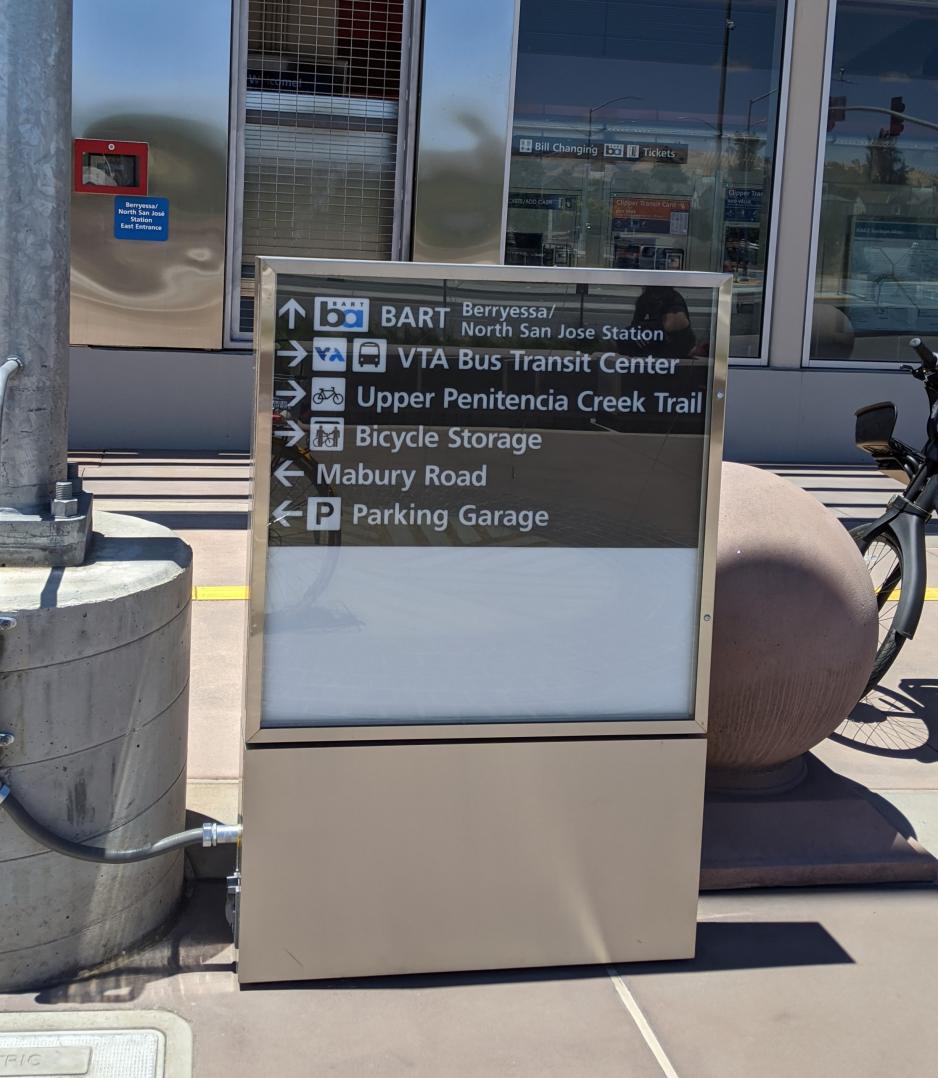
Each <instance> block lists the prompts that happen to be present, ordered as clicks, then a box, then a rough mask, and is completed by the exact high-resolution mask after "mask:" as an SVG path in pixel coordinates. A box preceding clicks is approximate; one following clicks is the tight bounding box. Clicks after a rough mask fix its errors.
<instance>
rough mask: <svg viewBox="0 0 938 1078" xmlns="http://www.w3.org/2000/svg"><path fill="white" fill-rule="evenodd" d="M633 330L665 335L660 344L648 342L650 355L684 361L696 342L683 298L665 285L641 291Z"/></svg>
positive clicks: (636, 304)
mask: <svg viewBox="0 0 938 1078" xmlns="http://www.w3.org/2000/svg"><path fill="white" fill-rule="evenodd" d="M632 326H633V327H634V328H636V329H649V330H652V331H654V330H661V331H662V332H663V333H664V341H663V342H662V341H657V342H655V341H653V342H651V347H650V348H649V349H648V350H649V351H650V352H651V353H652V354H658V355H667V356H670V357H672V358H674V359H683V358H684V357H685V356H689V355H690V354H691V352H692V351H693V348H694V345H695V344H696V342H697V338H696V336H695V334H694V330H693V328H692V327H691V324H690V313H689V312H688V310H687V304H686V303H685V302H684V297H683V296H682V295H681V293H680V292H678V291H677V290H676V289H674V288H671V287H669V286H668V285H650V286H649V287H648V288H643V289H642V294H641V295H640V296H639V297H638V299H637V300H636V302H635V313H634V314H633V315H632ZM642 350H643V351H644V350H645V349H644V347H643V349H642Z"/></svg>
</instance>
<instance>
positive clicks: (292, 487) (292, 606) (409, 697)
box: [258, 260, 723, 725]
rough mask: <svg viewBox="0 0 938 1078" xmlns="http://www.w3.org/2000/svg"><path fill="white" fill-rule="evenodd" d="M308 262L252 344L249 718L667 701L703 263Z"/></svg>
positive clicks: (699, 354) (497, 716)
mask: <svg viewBox="0 0 938 1078" xmlns="http://www.w3.org/2000/svg"><path fill="white" fill-rule="evenodd" d="M290 265H291V266H293V265H295V263H291V264H290ZM309 265H310V272H309V274H308V275H298V274H296V273H281V274H279V275H278V277H277V283H276V294H275V298H274V299H273V300H272V301H273V302H275V305H276V311H275V320H274V322H273V324H274V326H275V332H274V340H273V341H272V342H269V343H268V345H267V354H268V359H267V363H266V365H265V363H264V356H263V355H262V362H261V379H262V392H263V390H264V386H263V382H264V380H265V379H269V386H268V387H267V388H268V389H269V392H270V393H271V394H272V398H271V399H272V409H271V413H272V423H270V425H269V431H270V443H269V476H270V484H269V524H268V534H267V542H268V560H267V566H266V579H267V595H266V634H267V635H266V641H267V643H266V649H265V688H264V700H265V702H264V716H263V721H264V723H266V724H268V725H315V724H324V723H338V724H343V723H345V724H348V723H358V724H362V723H370V722H389V721H393V722H403V721H407V720H409V721H418V722H442V721H453V719H454V717H456V716H459V717H461V721H506V720H508V719H514V720H517V719H518V717H519V715H520V716H531V715H533V714H537V715H538V716H539V717H541V718H544V717H545V716H546V717H548V718H550V717H555V718H560V717H564V718H567V719H569V718H570V717H571V716H574V717H576V716H579V715H581V714H583V715H586V714H588V715H589V716H590V717H593V718H595V717H597V716H599V717H612V716H615V717H620V718H621V717H623V715H625V716H626V717H627V716H628V715H630V714H633V713H634V715H635V716H636V717H637V716H639V715H640V716H641V717H648V716H649V715H650V714H654V715H658V716H661V715H665V716H672V717H683V718H686V717H687V715H688V713H689V708H690V706H691V704H690V696H691V688H692V671H693V653H694V641H695V639H696V618H697V611H698V603H697V594H698V578H699V565H700V545H701V514H702V508H703V506H704V502H705V476H706V473H707V463H708V454H709V449H710V438H709V432H710V417H711V407H712V399H713V397H712V386H713V376H714V357H715V355H716V354H717V341H716V330H715V327H716V326H717V325H718V318H717V306H718V303H717V300H718V296H719V286H720V285H721V284H722V280H723V279H722V278H715V277H702V276H701V275H672V274H655V275H650V274H645V275H641V274H637V275H636V274H630V273H627V272H621V271H587V272H586V273H581V274H578V273H577V271H553V272H552V271H547V270H537V271H520V274H519V271H512V270H511V269H508V268H497V269H496V268H492V267H472V268H469V267H467V268H464V269H462V268H456V267H420V266H406V267H395V268H394V269H389V268H388V267H385V266H381V267H370V266H369V267H367V270H368V272H367V274H365V273H364V271H363V268H362V264H357V268H355V269H351V266H354V265H355V264H343V263H328V264H326V263H317V262H316V261H314V260H310V263H309ZM483 269H484V270H485V272H484V273H483V272H481V271H482V270H483ZM513 272H514V276H513V275H512V274H513ZM519 275H520V276H521V279H517V278H518V277H519ZM636 278H645V280H636ZM646 280H647V282H648V283H646ZM633 282H634V283H633ZM652 282H653V283H652ZM697 282H699V283H697ZM258 429H259V431H260V430H264V429H265V427H264V426H262V425H259V428H258ZM260 463H261V462H260V460H259V466H260ZM349 649H351V650H349ZM313 668H315V670H316V673H315V675H312V674H311V675H310V677H311V681H310V684H309V685H303V684H300V685H298V683H297V682H298V679H299V681H300V682H303V678H304V677H305V674H303V673H300V671H307V670H312V669H313ZM639 671H641V672H642V677H643V678H644V679H645V682H644V687H640V686H639V684H638V682H637V681H636V678H635V675H636V674H637V673H638V672H639ZM649 674H651V675H652V681H648V680H647V678H648V675H649ZM313 682H315V684H313ZM652 682H653V683H654V684H652ZM627 686H630V688H628V691H626V689H627Z"/></svg>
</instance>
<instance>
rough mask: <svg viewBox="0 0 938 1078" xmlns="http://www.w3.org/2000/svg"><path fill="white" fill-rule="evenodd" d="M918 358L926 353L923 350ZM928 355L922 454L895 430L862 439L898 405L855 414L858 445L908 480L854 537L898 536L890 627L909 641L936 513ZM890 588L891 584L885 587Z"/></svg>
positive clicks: (937, 470)
mask: <svg viewBox="0 0 938 1078" xmlns="http://www.w3.org/2000/svg"><path fill="white" fill-rule="evenodd" d="M917 350H918V348H917ZM926 351H927V350H926ZM919 355H920V356H921V355H922V352H921V351H919ZM928 355H929V356H931V359H932V362H931V363H929V362H928V360H925V359H923V365H922V366H921V367H920V368H918V369H916V370H913V371H912V373H913V374H914V375H915V377H917V378H919V379H920V380H921V381H922V382H923V383H924V386H925V392H926V394H927V396H928V404H929V415H928V424H927V430H928V438H927V441H926V443H925V445H924V447H923V448H922V450H921V452H916V450H914V449H912V448H911V447H910V446H908V445H906V444H905V443H904V442H901V441H899V439H898V438H893V437H892V434H891V432H890V433H889V435H888V436H887V437H885V438H873V439H870V438H869V437H861V435H860V428H861V423H862V420H863V418H864V417H866V416H869V414H870V413H871V412H872V411H873V410H875V409H877V408H878V409H884V408H887V407H891V408H892V415H893V423H894V422H895V406H893V405H891V404H888V403H887V404H880V405H871V406H870V407H869V408H861V409H860V410H859V411H858V412H857V421H858V422H857V427H858V437H857V445H858V446H859V447H860V448H861V449H863V450H865V451H866V452H868V453H869V454H870V455H871V456H872V457H873V459H874V460H875V461H876V463H877V465H878V466H879V467H880V469H881V470H882V471H883V472H884V474H886V475H888V476H890V478H895V477H896V472H897V471H898V470H899V468H901V469H902V471H903V472H904V473H905V474H906V475H907V476H908V478H909V483H908V485H907V486H906V488H905V490H904V491H903V492H902V494H897V495H896V496H895V497H894V498H892V499H891V500H890V502H889V506H888V508H887V509H886V512H885V513H884V514H883V515H882V516H881V517H880V518H879V519H878V520H874V521H873V522H872V523H871V524H869V525H867V526H866V527H863V528H858V529H856V531H855V532H854V533H853V534H854V536H855V537H856V538H857V540H858V542H866V541H871V540H875V539H876V538H877V537H878V536H880V535H882V534H884V533H885V532H887V531H891V532H892V534H893V535H894V536H895V539H896V541H897V542H898V544H899V547H900V551H901V554H902V588H901V592H900V596H899V602H898V605H897V608H896V614H895V617H894V619H893V623H892V628H893V630H894V631H895V632H896V634H897V635H899V636H902V637H905V638H906V639H909V640H910V639H911V638H912V637H913V636H914V634H915V630H916V629H917V628H918V624H919V621H920V620H921V616H922V610H923V608H924V605H925V587H926V576H927V566H926V560H925V526H926V524H927V523H928V521H929V520H930V519H931V516H932V514H933V513H934V512H936V510H938V372H936V369H935V362H934V361H935V357H934V356H933V355H932V354H931V353H930V352H929V353H928ZM864 433H866V432H864ZM888 585H889V582H888V581H887V582H886V585H884V586H888Z"/></svg>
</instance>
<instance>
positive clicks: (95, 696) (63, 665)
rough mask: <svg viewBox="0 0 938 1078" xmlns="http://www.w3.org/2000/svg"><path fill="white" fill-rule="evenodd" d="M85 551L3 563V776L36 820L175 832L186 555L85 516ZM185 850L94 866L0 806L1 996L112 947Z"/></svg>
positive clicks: (185, 661)
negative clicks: (38, 563)
mask: <svg viewBox="0 0 938 1078" xmlns="http://www.w3.org/2000/svg"><path fill="white" fill-rule="evenodd" d="M94 526H95V530H94V535H93V538H92V545H91V550H90V553H89V557H88V559H87V560H86V562H85V563H84V564H83V565H79V566H76V567H74V568H64V569H61V568H60V569H40V568H4V569H0V614H3V615H6V616H9V617H12V618H14V619H15V620H16V625H15V627H14V628H12V629H10V630H8V631H6V632H3V633H2V634H0V730H2V731H6V732H9V733H10V734H12V735H13V742H12V744H10V745H8V746H6V747H4V748H2V749H0V775H2V776H3V778H4V779H5V780H6V781H7V782H8V783H9V784H10V786H11V788H12V789H13V790H14V791H15V792H16V795H17V797H18V798H19V799H20V801H21V802H22V803H23V804H24V806H25V807H26V808H27V809H28V810H29V811H30V812H31V813H32V814H33V815H34V816H35V817H36V818H37V819H38V820H39V821H40V822H41V823H43V824H44V825H46V826H47V827H50V828H52V829H53V830H55V831H57V832H59V833H61V834H63V835H65V836H66V837H68V838H70V839H73V840H75V841H78V842H85V843H92V844H95V845H104V846H109V847H111V848H115V849H117V848H121V847H126V846H136V845H141V844H144V843H148V842H152V841H153V840H155V839H157V838H160V837H162V836H164V835H168V834H171V833H173V832H176V831H181V830H183V828H184V826H185V800H186V742H187V728H188V685H189V616H190V602H191V595H192V568H191V551H190V549H189V547H188V546H186V544H185V543H184V542H182V540H181V539H178V538H177V537H176V536H174V535H173V534H172V532H170V531H169V530H168V529H166V528H163V527H160V526H159V525H156V524H151V523H149V522H147V521H143V520H139V519H137V518H135V517H127V516H119V515H116V514H113V513H100V512H99V513H96V514H95V520H94ZM182 880H183V855H182V854H181V853H176V854H171V855H168V856H166V857H163V858H157V859H155V860H152V861H144V862H141V863H139V864H132V865H122V866H119V867H118V866H99V865H93V864H88V863H86V862H83V861H76V860H73V859H70V858H67V857H62V856H60V855H59V854H56V853H51V852H49V851H47V850H45V849H43V848H42V847H40V846H37V845H36V844H35V843H33V842H32V841H31V840H30V839H28V838H27V837H26V836H25V835H24V834H23V833H22V832H20V831H19V829H18V828H17V827H16V826H15V825H14V824H13V823H12V821H10V820H8V819H6V818H5V817H4V815H3V813H2V811H0V909H2V910H3V911H4V932H3V939H2V941H0V991H7V992H10V991H16V990H19V989H25V988H36V987H38V986H40V985H43V984H48V983H50V982H52V981H54V980H55V979H57V978H61V977H62V976H65V975H67V974H70V973H73V972H75V971H76V970H80V969H85V968H88V967H90V966H93V965H96V964H98V963H100V962H103V961H105V960H107V959H108V958H111V957H113V956H114V955H116V954H118V953H119V952H121V951H122V950H125V949H126V948H128V947H130V946H131V945H133V944H134V943H135V942H136V941H138V940H140V939H141V938H143V937H145V936H147V935H148V934H150V933H152V931H153V930H154V929H155V928H157V927H158V926H159V925H160V924H162V922H163V921H165V920H166V918H167V917H168V916H169V915H170V914H171V912H172V910H173V908H174V907H175V904H176V903H177V901H178V899H179V896H180V893H181V888H182Z"/></svg>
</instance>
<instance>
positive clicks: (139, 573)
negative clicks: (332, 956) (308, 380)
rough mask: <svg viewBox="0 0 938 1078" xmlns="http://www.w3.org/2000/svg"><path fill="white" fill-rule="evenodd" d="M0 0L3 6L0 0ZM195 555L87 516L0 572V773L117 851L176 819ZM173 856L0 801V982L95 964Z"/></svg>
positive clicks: (160, 901) (175, 870)
mask: <svg viewBox="0 0 938 1078" xmlns="http://www.w3.org/2000/svg"><path fill="white" fill-rule="evenodd" d="M2 2H3V0H0V3H2ZM191 593H192V573H191V551H190V550H189V548H188V547H187V546H186V544H185V543H183V542H182V540H181V539H178V538H176V537H175V536H174V535H173V534H172V533H171V532H170V531H168V530H167V529H166V528H162V527H160V526H159V525H156V524H151V523H149V522H147V521H141V520H138V519H136V518H134V517H126V516H119V515H116V514H112V513H98V514H97V515H96V518H95V535H94V540H93V544H92V548H91V550H90V554H89V558H88V560H87V562H86V563H85V564H84V565H80V566H77V567H75V568H66V569H52V570H49V569H42V568H32V569H31V568H17V569H0V597H2V598H0V612H2V613H3V614H5V615H11V616H13V617H14V618H15V619H16V626H15V627H14V628H12V629H10V630H8V631H5V632H3V633H0V730H3V731H8V732H9V733H12V734H13V735H14V739H15V740H14V741H13V744H12V745H11V746H10V747H7V748H0V775H2V776H3V778H4V779H5V780H6V781H7V782H8V783H9V785H10V787H11V788H12V789H13V791H14V792H15V793H16V795H17V797H18V798H19V799H20V800H21V801H22V803H23V804H24V805H25V806H26V808H27V809H28V810H29V811H30V812H31V813H32V814H33V815H34V816H35V817H36V818H37V819H38V820H39V821H40V822H41V823H43V824H45V825H46V826H47V827H50V828H52V829H53V830H55V831H57V832H59V833H60V834H63V835H65V836H66V837H67V838H70V839H73V840H75V841H79V842H86V843H91V844H93V845H100V846H108V847H111V848H114V849H120V848H124V847H128V846H137V845H142V844H144V843H148V842H152V841H154V840H155V839H158V838H162V837H164V836H166V835H169V834H173V833H175V832H177V831H181V830H183V829H184V827H185V798H186V735H187V725H188V685H189V613H190V600H191ZM182 872H183V855H182V854H181V853H176V854H169V855H167V856H165V857H160V858H156V859H154V860H151V861H144V862H141V863H139V864H131V865H122V866H119V867H117V866H110V865H105V866H100V865H93V864H88V863H86V862H83V861H76V860H73V859H70V858H67V857H63V856H61V855H60V854H57V853H52V852H49V851H48V850H45V849H44V848H43V847H41V846H37V845H36V844H35V843H33V842H32V841H31V840H30V839H28V838H27V837H26V836H25V835H24V834H23V833H22V832H21V831H19V830H18V828H17V827H16V825H15V824H13V823H12V821H10V820H9V819H8V818H6V817H5V816H4V814H3V812H2V811H0V910H2V911H3V922H4V928H3V933H2V935H0V991H15V990H18V989H23V988H36V987H38V986H39V985H42V984H45V983H48V982H50V981H52V980H55V979H57V978H61V977H62V976H64V975H66V974H68V973H70V972H73V971H75V970H77V969H82V968H87V967H89V966H93V965H95V964H97V963H100V962H102V961H104V960H106V959H108V958H110V957H112V956H113V955H115V954H117V953H119V952H120V951H122V950H124V949H125V948H127V947H129V946H131V945H132V944H133V943H135V942H136V941H137V940H139V939H141V938H142V937H143V936H145V935H147V934H148V933H149V932H151V931H153V929H155V928H157V927H159V925H160V924H162V922H163V921H165V920H166V919H167V918H168V917H169V916H170V915H171V913H172V911H173V909H174V907H175V905H176V903H177V901H178V899H179V895H180V890H181V886H182Z"/></svg>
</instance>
